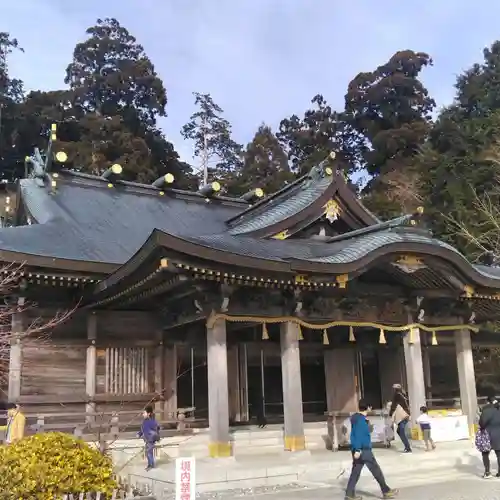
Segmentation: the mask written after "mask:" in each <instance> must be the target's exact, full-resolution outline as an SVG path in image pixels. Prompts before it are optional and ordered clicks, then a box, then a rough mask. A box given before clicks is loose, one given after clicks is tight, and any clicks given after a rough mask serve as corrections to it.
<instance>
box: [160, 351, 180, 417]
mask: <svg viewBox="0 0 500 500" xmlns="http://www.w3.org/2000/svg"><path fill="white" fill-rule="evenodd" d="M163 368H164V370H165V371H164V377H163V388H164V398H165V403H164V405H163V418H164V419H165V420H175V419H176V418H177V377H178V373H177V347H176V346H175V345H168V346H165V347H164V349H163Z"/></svg>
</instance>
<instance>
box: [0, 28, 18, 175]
mask: <svg viewBox="0 0 500 500" xmlns="http://www.w3.org/2000/svg"><path fill="white" fill-rule="evenodd" d="M14 50H21V51H22V50H23V49H22V48H21V47H20V46H19V43H18V41H17V40H16V39H15V38H11V37H10V35H9V33H5V32H0V163H2V164H4V165H9V168H8V169H5V168H3V169H2V171H1V172H0V176H1V177H2V178H4V177H7V178H9V177H11V176H14V175H15V172H17V169H18V168H19V167H22V159H21V158H20V157H19V155H18V153H17V151H16V149H15V141H16V128H17V126H18V125H19V123H20V120H19V116H18V112H17V111H18V108H19V106H18V105H19V103H20V102H21V101H22V99H23V93H24V91H23V82H22V81H21V80H18V79H16V78H12V76H11V75H10V74H9V68H8V64H7V62H8V56H9V55H10V54H11V53H12V52H13V51H14Z"/></svg>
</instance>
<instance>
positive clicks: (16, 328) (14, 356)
mask: <svg viewBox="0 0 500 500" xmlns="http://www.w3.org/2000/svg"><path fill="white" fill-rule="evenodd" d="M11 328H12V331H11V341H10V360H9V389H8V398H9V402H11V403H15V402H17V401H18V400H19V398H20V396H21V369H22V343H21V340H22V335H23V333H24V329H25V324H24V314H23V312H15V313H13V314H12V323H11Z"/></svg>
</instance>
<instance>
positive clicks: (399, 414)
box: [392, 405, 410, 425]
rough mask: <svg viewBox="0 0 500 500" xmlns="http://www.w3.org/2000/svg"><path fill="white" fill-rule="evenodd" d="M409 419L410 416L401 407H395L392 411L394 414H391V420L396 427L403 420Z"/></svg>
mask: <svg viewBox="0 0 500 500" xmlns="http://www.w3.org/2000/svg"><path fill="white" fill-rule="evenodd" d="M409 418H410V415H408V413H406V411H405V410H404V408H403V407H402V406H401V405H397V406H396V409H395V410H394V413H393V414H392V419H393V420H394V423H395V424H396V425H398V424H399V423H400V422H402V421H403V420H408V419H409Z"/></svg>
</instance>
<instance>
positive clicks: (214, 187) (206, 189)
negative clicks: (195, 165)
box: [198, 181, 221, 201]
mask: <svg viewBox="0 0 500 500" xmlns="http://www.w3.org/2000/svg"><path fill="white" fill-rule="evenodd" d="M220 190H221V185H220V184H219V183H218V182H217V181H213V182H210V183H209V184H205V185H204V186H201V187H200V189H199V190H198V193H200V194H201V195H203V196H204V197H205V200H206V201H210V198H212V197H213V196H214V195H215V194H216V193H218V192H219V191H220Z"/></svg>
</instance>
